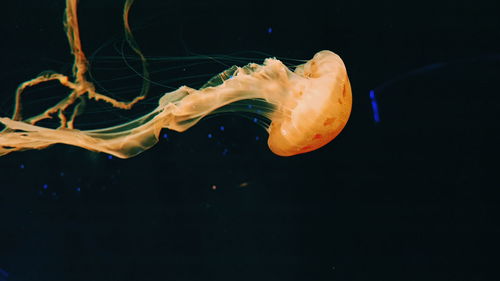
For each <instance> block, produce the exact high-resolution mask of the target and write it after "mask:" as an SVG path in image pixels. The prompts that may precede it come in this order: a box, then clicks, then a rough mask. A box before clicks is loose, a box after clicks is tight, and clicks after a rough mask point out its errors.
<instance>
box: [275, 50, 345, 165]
mask: <svg viewBox="0 0 500 281" xmlns="http://www.w3.org/2000/svg"><path fill="white" fill-rule="evenodd" d="M294 73H295V74H296V75H291V77H289V79H290V80H291V81H290V82H291V83H295V85H294V86H293V87H291V89H293V91H294V92H292V93H290V95H289V96H288V98H287V100H286V101H285V102H284V103H283V104H282V105H281V106H282V109H281V110H276V112H275V114H274V115H273V116H272V118H271V120H272V123H271V125H270V127H269V139H268V145H269V148H270V149H271V150H272V152H274V153H275V154H277V155H280V156H292V155H296V154H300V153H306V152H309V151H312V150H315V149H318V148H320V147H322V146H324V145H325V144H327V143H329V142H330V141H331V140H333V139H334V138H335V137H336V136H337V135H338V134H339V133H340V131H342V129H343V128H344V126H345V125H346V123H347V120H348V119H349V115H350V113H351V107H352V93H351V85H350V83H349V78H348V77H347V71H346V68H345V65H344V63H343V61H342V59H341V58H340V57H339V56H338V55H336V54H335V53H333V52H331V51H321V52H318V53H317V54H316V55H315V56H314V57H313V58H312V59H311V60H309V61H308V62H306V63H305V64H303V65H300V66H298V67H297V68H296V69H295V71H294Z"/></svg>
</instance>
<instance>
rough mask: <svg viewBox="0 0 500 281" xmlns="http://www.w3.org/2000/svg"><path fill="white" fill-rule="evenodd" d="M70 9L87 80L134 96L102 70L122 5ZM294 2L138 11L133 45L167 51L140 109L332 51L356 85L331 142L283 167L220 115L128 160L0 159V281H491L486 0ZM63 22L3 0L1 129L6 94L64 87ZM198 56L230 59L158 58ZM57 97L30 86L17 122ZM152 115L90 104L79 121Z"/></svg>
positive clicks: (495, 70)
mask: <svg viewBox="0 0 500 281" xmlns="http://www.w3.org/2000/svg"><path fill="white" fill-rule="evenodd" d="M80 2H81V4H80V6H79V17H80V22H81V24H80V28H81V31H82V41H83V47H84V50H85V51H86V52H87V54H88V55H89V56H91V54H95V55H94V56H92V58H93V61H92V65H93V66H94V68H93V72H92V73H93V75H94V76H93V77H94V78H95V81H98V82H99V81H100V82H101V83H102V84H101V86H102V88H101V89H106V90H109V91H110V92H112V93H114V94H115V95H116V96H117V97H119V98H123V99H126V98H130V97H133V96H134V95H136V94H137V90H138V89H139V88H140V85H141V84H140V81H141V80H140V79H139V78H138V77H137V76H134V75H133V73H132V72H131V70H130V69H129V68H127V66H126V65H124V64H123V61H121V60H120V59H116V58H117V57H118V58H119V57H120V52H121V51H120V49H121V43H122V39H123V36H122V35H121V32H122V29H121V18H120V17H121V14H120V13H121V9H122V1H111V0H106V1H100V0H99V1H97V0H85V1H84V0H82V1H80ZM292 2H293V1H262V2H261V1H199V2H195V1H178V2H173V1H159V0H137V1H136V3H135V5H134V6H133V8H132V12H131V16H130V21H131V25H132V26H133V27H134V26H135V27H136V31H135V36H136V39H137V41H138V43H139V44H140V46H141V48H142V49H143V52H144V53H145V54H146V55H147V56H150V57H156V58H160V57H161V58H162V59H161V60H159V61H158V62H155V63H150V66H151V68H152V70H153V72H154V73H153V76H152V79H153V80H154V81H158V82H161V83H162V84H163V86H154V87H153V89H152V98H154V97H159V96H161V94H162V93H164V92H167V91H170V90H171V89H172V88H176V87H178V86H180V85H183V84H187V85H191V86H196V85H198V86H199V85H201V84H203V83H204V82H205V81H206V80H207V79H208V78H209V77H210V76H212V75H214V74H216V73H218V72H220V71H222V70H224V69H225V68H226V67H227V66H230V65H232V64H235V63H236V64H239V65H244V64H246V63H248V62H251V61H254V62H258V63H261V62H262V59H263V58H265V57H267V56H276V57H279V58H287V60H285V61H287V62H288V63H289V65H293V64H294V63H296V62H294V61H293V60H291V59H295V58H296V59H309V58H311V57H312V55H313V54H314V53H315V52H317V51H319V50H323V49H328V50H332V51H334V52H336V53H338V54H339V55H340V56H341V57H342V58H343V60H344V62H345V64H346V66H347V69H348V72H349V76H350V79H351V84H352V89H353V99H354V104H353V111H352V117H351V119H350V121H349V123H348V125H347V127H346V128H345V130H344V131H343V132H342V133H341V135H340V136H339V137H337V138H336V139H335V140H334V141H333V142H332V143H330V144H328V145H327V146H326V147H324V148H322V149H320V150H318V151H315V152H312V153H309V154H305V155H299V156H295V157H290V158H281V157H278V156H275V155H273V154H272V153H271V152H270V151H269V150H268V148H267V145H266V142H265V141H266V138H267V136H266V134H265V131H264V130H262V129H261V128H259V127H258V126H256V125H255V124H254V123H253V122H252V120H248V119H245V118H243V117H241V116H234V115H224V116H216V117H213V118H209V119H207V120H204V121H202V122H201V123H200V124H199V125H197V126H195V127H194V128H192V129H191V130H189V131H188V132H185V133H182V134H179V133H175V132H170V131H165V133H167V135H162V139H161V141H160V143H159V144H157V145H156V146H155V147H153V148H152V149H150V150H148V151H146V152H144V153H143V154H141V155H139V156H137V157H135V158H132V159H128V160H119V159H116V158H109V157H108V156H107V155H105V154H96V153H92V152H87V151H85V150H82V149H79V148H73V147H68V146H62V145H56V146H53V147H51V148H49V149H46V150H43V151H27V152H22V153H14V154H10V155H7V156H5V157H2V158H0V175H1V180H0V269H1V270H0V280H2V281H4V280H9V281H14V280H23V281H33V280H47V281H56V280H68V281H69V280H119V281H125V280H137V281H139V280H218V281H222V280H280V281H282V280H498V279H499V278H500V276H499V274H498V264H499V261H500V260H499V258H498V249H499V247H498V246H499V245H498V244H499V242H498V235H499V232H500V225H499V202H500V193H499V191H498V188H499V186H500V184H499V181H498V171H499V164H498V157H497V156H498V145H499V133H498V130H499V127H500V126H499V122H498V121H499V120H500V118H499V117H500V116H499V112H500V103H499V102H500V99H499V85H500V79H499V78H500V31H499V27H500V17H499V16H498V14H499V11H500V9H499V5H500V4H498V2H496V1H489V2H487V1H412V2H409V1H347V0H346V1H324V2H321V1H317V2H316V1H304V2H302V3H292ZM63 10H64V1H62V0H58V1H35V0H28V1H17V2H14V1H8V2H5V3H2V6H1V10H0V14H1V16H0V31H1V44H0V63H1V66H2V67H1V69H0V82H1V84H0V85H1V88H0V94H1V97H2V99H1V100H0V113H1V115H2V116H9V115H10V114H11V110H12V105H13V100H12V97H13V93H14V90H15V88H16V86H17V84H18V83H20V82H22V81H24V80H27V79H30V78H32V77H33V76H35V75H37V74H38V73H40V72H41V71H43V70H48V69H52V70H55V71H59V72H64V73H66V74H69V72H70V67H71V61H72V58H71V56H70V55H69V53H68V48H67V42H66V38H65V35H64V33H63V29H62V13H63ZM124 52H125V53H126V54H128V55H131V54H132V53H131V52H130V50H127V49H126V48H125V51H124ZM258 52H261V53H258ZM262 53H265V54H262ZM195 54H203V55H207V54H208V55H214V54H218V55H227V54H234V56H235V57H238V58H237V59H234V58H233V59H230V58H227V57H226V58H221V57H220V56H217V57H216V58H217V60H216V61H214V60H208V61H209V63H207V61H206V60H204V63H201V64H197V65H192V63H191V62H192V61H186V60H183V61H180V60H168V59H167V58H168V57H172V56H188V55H190V56H193V55H195ZM267 54H268V55H267ZM107 56H112V57H113V58H115V59H114V60H113V61H112V62H109V58H107ZM246 58H252V59H251V60H249V59H246ZM200 60H201V58H200ZM202 61H203V60H202ZM235 61H236V62H235ZM131 64H132V66H137V61H135V62H134V61H133V60H131ZM127 75H128V76H131V77H129V78H126V79H119V80H110V79H113V78H117V77H118V78H120V77H122V78H123V77H127ZM193 75H200V76H196V77H190V76H193ZM169 87H170V88H169ZM371 90H374V97H375V101H376V102H377V105H378V110H379V114H380V116H379V117H380V122H378V123H377V122H375V120H374V115H373V106H372V99H371V98H370V95H369V93H370V91H371ZM64 93H66V92H65V89H62V88H61V87H58V86H57V85H56V84H50V83H49V84H46V85H43V86H40V87H38V88H36V89H30V90H29V91H27V93H26V99H25V101H26V102H27V110H32V111H33V112H36V110H37V109H38V110H41V109H42V108H43V106H45V105H50V104H51V103H50V102H51V101H53V99H50V98H51V97H52V98H53V97H54V96H55V97H58V96H59V97H62V95H63V94H64ZM152 102H154V99H152ZM148 106H149V107H148ZM151 106H153V105H151V104H149V105H148V104H147V103H146V104H145V105H140V106H138V109H137V111H134V112H132V113H122V112H119V111H117V110H112V111H111V112H101V113H95V111H94V114H91V113H92V112H93V111H92V110H93V109H89V111H90V114H89V115H90V116H88V117H86V118H87V119H83V120H85V122H83V121H82V123H81V126H82V127H92V126H94V127H96V126H97V127H99V126H101V125H109V124H112V123H118V122H120V121H121V120H123V119H121V118H124V117H123V116H126V114H131V116H134V115H133V114H140V113H141V112H142V113H144V112H146V111H147V109H148V108H150V107H151ZM95 110H97V109H95ZM209 136H211V137H209Z"/></svg>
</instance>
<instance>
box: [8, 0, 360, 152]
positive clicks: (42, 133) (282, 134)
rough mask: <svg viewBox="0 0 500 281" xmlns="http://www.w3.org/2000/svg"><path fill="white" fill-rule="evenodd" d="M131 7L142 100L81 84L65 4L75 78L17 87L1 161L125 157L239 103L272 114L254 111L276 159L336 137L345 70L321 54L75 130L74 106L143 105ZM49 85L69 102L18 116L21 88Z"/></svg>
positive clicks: (234, 72) (223, 77) (81, 65)
mask: <svg viewBox="0 0 500 281" xmlns="http://www.w3.org/2000/svg"><path fill="white" fill-rule="evenodd" d="M132 2H133V1H132V0H127V1H126V4H125V9H124V13H123V19H124V23H125V34H126V39H127V41H128V43H129V45H130V46H131V47H132V49H133V50H134V51H135V52H136V53H137V55H138V56H139V57H140V59H141V61H142V62H143V76H144V77H145V78H146V79H144V84H143V87H142V92H141V93H140V95H139V96H138V97H136V98H135V99H133V100H132V101H129V102H122V101H118V100H115V99H113V98H111V97H108V96H106V95H103V94H100V93H98V92H97V91H96V89H95V86H94V84H93V83H92V82H90V81H88V80H87V78H86V72H87V68H88V61H87V59H86V57H85V54H84V52H83V50H82V47H81V42H80V36H79V28H78V20H77V5H76V4H77V0H67V1H66V11H65V21H64V25H65V28H66V35H67V37H68V41H69V44H70V47H71V51H72V53H73V55H74V58H75V61H74V67H73V75H72V76H73V77H72V78H71V77H68V76H65V75H63V74H59V73H49V74H43V75H40V76H38V77H36V78H34V79H32V80H29V81H26V82H24V83H22V84H21V85H20V86H19V87H18V89H17V91H16V99H15V100H16V104H15V107H14V114H13V116H12V118H0V122H1V123H3V124H4V125H5V129H4V130H3V131H2V132H0V155H4V154H7V153H10V152H13V151H19V150H25V149H42V148H45V147H47V146H50V145H52V144H56V143H63V144H68V145H74V146H79V147H83V148H86V149H89V150H92V151H98V152H105V153H109V154H112V155H115V156H117V157H120V158H128V157H132V156H134V155H137V154H139V153H141V152H142V151H144V150H146V149H148V148H150V147H152V146H153V145H155V144H156V143H157V142H158V139H159V138H158V136H159V134H160V131H161V130H162V129H163V128H167V129H170V130H176V131H179V132H182V131H185V130H187V129H189V128H190V127H192V126H194V125H195V124H196V123H197V122H198V121H200V120H201V119H202V118H203V117H205V116H207V115H209V114H211V113H213V112H214V111H215V110H223V109H222V108H223V107H225V106H227V105H229V104H232V103H234V102H237V101H242V100H252V101H255V100H260V101H262V102H264V103H266V104H268V105H269V106H268V108H270V110H267V111H263V112H260V111H259V112H258V113H259V114H261V115H263V117H266V118H268V119H269V120H270V121H271V123H270V125H269V126H268V127H266V129H267V131H268V132H269V139H268V145H269V148H270V149H271V151H272V152H274V153H275V154H277V155H281V156H291V155H296V154H300V153H306V152H309V151H312V150H315V149H318V148H319V147H322V146H324V145H325V144H327V143H329V142H330V141H331V140H332V139H334V138H335V137H336V136H337V135H338V134H339V133H340V132H341V131H342V129H343V128H344V126H345V125H346V123H347V120H348V119H349V115H350V112H351V106H352V95H351V86H350V83H349V78H348V76H347V71H346V68H345V65H344V63H343V62H342V60H341V59H340V57H339V56H338V55H336V54H334V53H333V52H330V51H321V52H318V53H317V54H315V55H314V57H313V58H312V59H311V60H309V61H307V62H305V63H304V64H301V65H299V66H297V67H296V68H295V69H294V71H291V70H290V69H288V68H287V67H286V66H285V65H284V64H283V63H282V62H281V61H279V60H277V59H274V58H268V59H266V60H265V61H264V63H263V64H262V65H258V64H253V63H252V64H248V65H246V66H243V67H237V66H233V67H231V68H229V69H227V70H226V71H224V72H222V73H221V74H219V75H217V76H215V77H214V78H212V79H211V80H210V81H209V82H207V83H206V84H205V86H203V87H202V88H200V89H193V88H190V87H187V86H182V87H180V88H178V89H177V90H175V91H173V92H169V93H166V94H164V95H163V96H162V97H161V98H160V100H159V101H158V105H157V107H156V108H155V109H154V110H152V111H151V112H149V113H147V114H145V115H143V116H142V117H140V118H137V119H135V120H133V121H130V122H127V123H125V124H121V125H117V126H113V127H108V128H103V129H96V130H78V129H77V128H74V120H75V118H76V117H77V116H78V115H80V114H81V113H82V111H83V106H80V105H81V104H83V103H84V102H85V101H86V100H95V101H99V100H101V101H104V102H106V103H109V104H110V105H112V106H113V107H116V108H120V109H125V110H126V109H130V108H131V107H132V106H133V105H134V104H136V103H137V102H140V101H141V100H142V99H144V97H145V95H146V93H147V92H148V89H149V84H148V79H147V77H148V72H147V67H146V58H145V57H144V56H143V55H142V53H141V52H140V50H139V48H138V45H137V43H136V42H135V40H134V38H133V37H132V34H131V32H130V27H129V25H128V11H129V9H130V7H131V5H132ZM229 78H231V79H229ZM52 80H55V81H58V82H59V83H60V84H61V85H63V86H65V87H67V88H68V89H69V90H70V93H69V94H68V96H67V97H66V98H64V99H63V100H61V101H60V102H59V103H57V104H56V105H54V106H53V107H51V108H49V109H47V110H45V111H44V112H43V113H42V114H39V115H37V116H32V117H27V118H26V117H23V116H22V112H21V95H22V92H23V91H24V89H26V88H27V87H31V86H34V85H37V84H40V83H43V82H46V81H52ZM69 109H71V112H68V111H70V110H69ZM247 111H248V110H247ZM254 113H255V112H254ZM47 118H58V119H59V124H60V125H59V128H56V129H52V128H46V127H42V126H38V125H36V123H37V122H39V121H41V120H44V119H47Z"/></svg>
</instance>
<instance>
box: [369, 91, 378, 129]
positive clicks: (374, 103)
mask: <svg viewBox="0 0 500 281" xmlns="http://www.w3.org/2000/svg"><path fill="white" fill-rule="evenodd" d="M370 99H371V101H372V110H373V120H374V121H375V123H379V122H380V115H379V113H378V104H377V100H376V99H375V91H374V90H370Z"/></svg>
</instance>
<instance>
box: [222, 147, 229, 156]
mask: <svg viewBox="0 0 500 281" xmlns="http://www.w3.org/2000/svg"><path fill="white" fill-rule="evenodd" d="M228 153H229V149H227V148H224V150H223V151H222V155H223V156H226V155H227V154H228Z"/></svg>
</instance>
